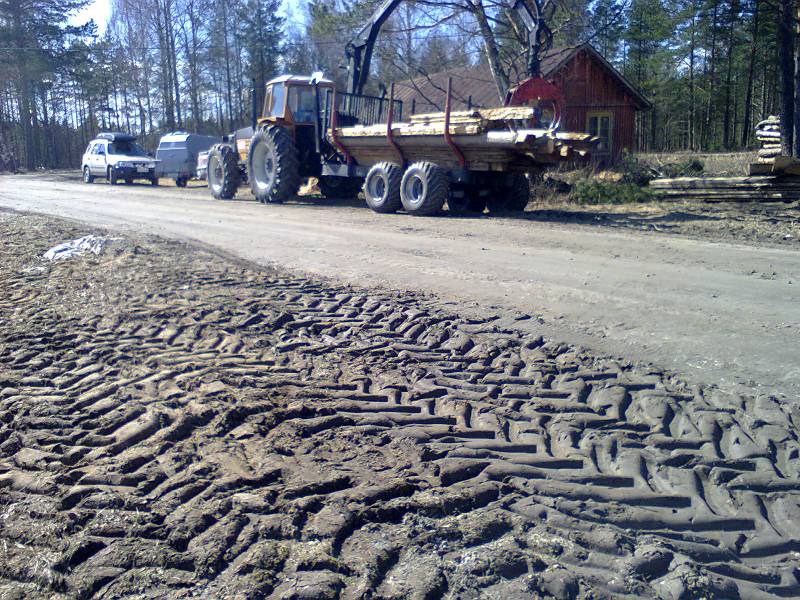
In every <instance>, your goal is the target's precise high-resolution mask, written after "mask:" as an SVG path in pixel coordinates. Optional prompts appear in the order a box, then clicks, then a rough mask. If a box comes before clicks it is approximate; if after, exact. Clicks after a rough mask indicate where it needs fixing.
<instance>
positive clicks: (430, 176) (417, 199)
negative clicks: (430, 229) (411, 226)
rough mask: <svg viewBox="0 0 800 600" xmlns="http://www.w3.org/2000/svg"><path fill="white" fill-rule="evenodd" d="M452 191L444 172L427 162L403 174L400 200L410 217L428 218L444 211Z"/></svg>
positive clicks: (416, 165) (413, 165) (410, 168)
mask: <svg viewBox="0 0 800 600" xmlns="http://www.w3.org/2000/svg"><path fill="white" fill-rule="evenodd" d="M449 191H450V181H449V179H448V178H447V174H446V173H445V172H444V170H443V169H442V168H441V167H439V166H438V165H435V164H433V163H429V162H426V161H421V162H416V163H413V164H412V165H411V166H410V167H408V169H406V172H405V173H404V174H403V181H402V182H401V183H400V200H401V201H402V202H403V208H405V209H406V212H407V213H408V214H410V215H415V216H416V215H418V216H426V215H432V214H435V213H438V212H439V211H441V210H442V207H443V206H444V203H445V201H446V200H447V195H448V192H449Z"/></svg>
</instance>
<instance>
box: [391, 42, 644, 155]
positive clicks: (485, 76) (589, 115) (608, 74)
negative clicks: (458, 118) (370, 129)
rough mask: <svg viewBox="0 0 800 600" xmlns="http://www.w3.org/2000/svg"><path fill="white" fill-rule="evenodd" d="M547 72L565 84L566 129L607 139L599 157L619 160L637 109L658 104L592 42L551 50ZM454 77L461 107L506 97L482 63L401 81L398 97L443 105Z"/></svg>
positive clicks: (419, 108) (407, 108)
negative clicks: (644, 93) (643, 92)
mask: <svg viewBox="0 0 800 600" xmlns="http://www.w3.org/2000/svg"><path fill="white" fill-rule="evenodd" d="M542 76H543V77H544V78H545V79H547V80H549V81H551V82H553V83H555V84H556V85H557V86H559V87H560V88H561V91H562V93H563V95H564V106H563V112H564V114H563V117H562V125H561V128H562V129H563V130H566V131H583V132H586V133H591V134H594V135H596V136H598V137H599V138H600V139H601V140H602V142H601V152H599V153H597V152H596V153H595V154H594V156H595V157H596V158H601V159H602V158H607V159H611V160H614V159H616V158H618V157H619V155H620V154H621V153H622V152H624V151H629V152H630V151H633V150H634V149H635V135H636V113H637V112H639V111H645V110H649V109H650V108H652V105H651V104H650V102H649V101H648V100H647V99H646V98H645V97H644V96H643V95H642V94H641V93H640V92H639V91H638V90H637V89H636V88H635V87H634V86H633V85H632V84H631V83H630V82H629V81H628V80H627V79H625V77H623V76H622V74H621V73H620V72H619V71H617V70H616V69H615V68H614V66H613V65H611V63H609V62H608V61H607V60H606V59H605V58H603V56H602V55H601V54H600V53H599V52H598V51H597V50H595V49H594V48H593V47H592V46H591V45H590V44H584V45H582V46H578V47H577V48H568V49H567V48H565V49H559V50H555V51H553V52H551V53H550V54H549V55H548V56H547V57H546V58H545V59H544V60H543V61H542ZM449 77H452V78H453V100H454V103H453V107H454V109H456V110H458V109H464V108H467V107H468V106H472V107H477V108H481V107H491V106H499V105H501V104H502V102H503V99H504V98H503V97H501V95H500V93H499V91H498V90H497V86H496V85H495V82H494V78H493V77H492V74H491V71H490V70H489V66H488V65H487V64H485V63H481V64H480V65H477V66H470V67H463V68H459V69H453V70H450V71H442V72H439V73H434V74H431V75H428V76H425V77H418V78H415V79H410V80H407V81H402V82H400V83H398V84H396V86H395V96H396V97H397V98H398V99H399V100H402V101H403V106H404V108H403V112H404V114H411V113H412V112H414V113H423V112H431V111H439V110H442V109H443V108H444V95H445V90H446V89H447V80H448V78H449ZM525 77H526V76H525V75H524V74H522V73H520V74H519V76H517V77H514V76H512V85H516V83H517V81H518V80H519V79H524V78H525Z"/></svg>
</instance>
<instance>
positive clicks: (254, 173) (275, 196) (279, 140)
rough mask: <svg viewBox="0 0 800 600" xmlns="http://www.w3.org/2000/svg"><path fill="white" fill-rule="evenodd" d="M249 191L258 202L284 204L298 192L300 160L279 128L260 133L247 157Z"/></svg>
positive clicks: (281, 128)
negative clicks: (251, 191) (250, 190)
mask: <svg viewBox="0 0 800 600" xmlns="http://www.w3.org/2000/svg"><path fill="white" fill-rule="evenodd" d="M247 176H248V179H249V180H250V188H251V189H252V190H253V195H254V196H255V197H256V200H258V201H259V202H285V201H286V200H289V199H290V198H293V197H294V196H295V195H297V190H298V189H299V188H300V160H299V158H298V156H297V148H296V147H295V144H294V140H293V139H292V136H291V135H290V134H289V132H288V131H286V130H285V129H284V128H283V127H278V126H276V125H269V126H268V127H265V128H263V129H260V130H259V131H258V132H257V133H256V134H255V135H254V136H253V141H252V142H251V144H250V152H249V153H248V155H247Z"/></svg>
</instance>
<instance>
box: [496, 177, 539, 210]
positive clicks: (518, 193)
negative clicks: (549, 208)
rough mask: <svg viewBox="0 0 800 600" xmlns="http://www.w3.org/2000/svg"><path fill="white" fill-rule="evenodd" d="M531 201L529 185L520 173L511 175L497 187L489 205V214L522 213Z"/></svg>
mask: <svg viewBox="0 0 800 600" xmlns="http://www.w3.org/2000/svg"><path fill="white" fill-rule="evenodd" d="M530 199H531V184H530V182H529V181H528V178H527V177H526V176H525V175H523V174H521V173H513V174H512V175H510V176H509V179H507V180H506V181H505V182H504V185H502V186H499V189H497V191H496V192H495V193H494V195H493V198H492V201H491V202H490V203H489V211H490V212H522V211H524V210H525V207H526V206H528V202H530Z"/></svg>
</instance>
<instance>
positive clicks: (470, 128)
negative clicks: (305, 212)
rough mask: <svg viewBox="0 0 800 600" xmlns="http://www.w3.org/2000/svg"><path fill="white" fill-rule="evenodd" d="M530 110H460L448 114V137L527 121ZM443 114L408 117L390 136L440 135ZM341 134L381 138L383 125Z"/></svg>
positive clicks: (359, 128)
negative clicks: (513, 122)
mask: <svg viewBox="0 0 800 600" xmlns="http://www.w3.org/2000/svg"><path fill="white" fill-rule="evenodd" d="M534 114H535V113H534V109H533V108H530V107H528V106H509V107H503V108H483V109H480V110H478V109H475V110H460V111H453V112H452V113H450V133H451V134H452V135H476V134H478V133H483V132H484V131H490V130H494V129H505V128H507V124H508V122H509V121H530V120H531V119H532V118H533V117H534ZM444 122H445V113H443V112H438V113H429V114H421V115H412V116H411V117H410V118H409V120H408V122H407V123H393V124H392V133H393V134H394V135H396V136H401V135H444ZM341 135H343V136H347V137H358V136H365V137H371V136H379V135H382V136H385V135H386V124H385V123H378V124H377V125H355V126H354V127H345V128H344V129H342V132H341Z"/></svg>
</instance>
